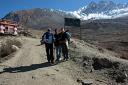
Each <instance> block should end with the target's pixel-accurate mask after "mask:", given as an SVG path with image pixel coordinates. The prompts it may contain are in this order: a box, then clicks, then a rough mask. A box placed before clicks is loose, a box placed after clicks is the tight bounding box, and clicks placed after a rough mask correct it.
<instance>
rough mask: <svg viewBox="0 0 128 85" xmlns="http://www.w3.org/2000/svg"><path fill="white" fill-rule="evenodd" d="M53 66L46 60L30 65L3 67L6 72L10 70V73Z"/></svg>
mask: <svg viewBox="0 0 128 85" xmlns="http://www.w3.org/2000/svg"><path fill="white" fill-rule="evenodd" d="M49 66H52V65H50V64H49V63H47V62H45V63H41V64H32V65H30V66H20V67H15V68H5V69H3V70H4V71H3V72H2V73H4V72H9V73H18V72H27V71H32V70H36V69H39V68H45V67H49Z"/></svg>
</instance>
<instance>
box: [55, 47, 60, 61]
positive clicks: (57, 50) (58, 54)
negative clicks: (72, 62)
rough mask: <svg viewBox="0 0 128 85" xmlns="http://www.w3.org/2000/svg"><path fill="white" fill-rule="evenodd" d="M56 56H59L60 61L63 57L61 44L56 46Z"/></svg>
mask: <svg viewBox="0 0 128 85" xmlns="http://www.w3.org/2000/svg"><path fill="white" fill-rule="evenodd" d="M56 57H57V59H56V61H59V60H60V57H61V46H60V45H59V46H57V47H56Z"/></svg>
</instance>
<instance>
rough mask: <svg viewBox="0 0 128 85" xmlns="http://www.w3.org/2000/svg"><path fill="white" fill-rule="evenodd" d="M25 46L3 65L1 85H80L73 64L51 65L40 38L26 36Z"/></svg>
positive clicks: (0, 75) (0, 78) (0, 76)
mask: <svg viewBox="0 0 128 85" xmlns="http://www.w3.org/2000/svg"><path fill="white" fill-rule="evenodd" d="M24 40H25V42H24V45H23V47H22V48H21V49H20V50H19V51H18V52H16V54H15V56H14V57H13V58H11V59H9V60H7V61H6V62H4V63H2V65H6V66H8V67H11V68H8V67H7V68H6V69H5V72H4V73H2V74H0V85H79V84H78V83H77V82H76V80H75V78H73V76H72V75H73V68H75V67H73V66H71V65H73V64H71V63H69V61H67V62H62V63H60V64H57V65H54V66H50V65H48V64H47V63H46V62H47V61H46V54H45V48H44V46H39V44H40V42H39V39H33V38H25V39H24ZM71 67H72V68H71Z"/></svg>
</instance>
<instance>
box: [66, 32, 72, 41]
mask: <svg viewBox="0 0 128 85" xmlns="http://www.w3.org/2000/svg"><path fill="white" fill-rule="evenodd" d="M65 37H66V39H67V40H68V41H69V42H70V39H71V34H70V33H69V32H65Z"/></svg>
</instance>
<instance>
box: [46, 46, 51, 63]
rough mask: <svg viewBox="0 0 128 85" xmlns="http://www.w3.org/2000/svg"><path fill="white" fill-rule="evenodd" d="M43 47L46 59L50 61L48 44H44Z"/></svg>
mask: <svg viewBox="0 0 128 85" xmlns="http://www.w3.org/2000/svg"><path fill="white" fill-rule="evenodd" d="M45 48H46V54H47V60H48V62H49V63H50V54H49V45H48V44H45Z"/></svg>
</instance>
